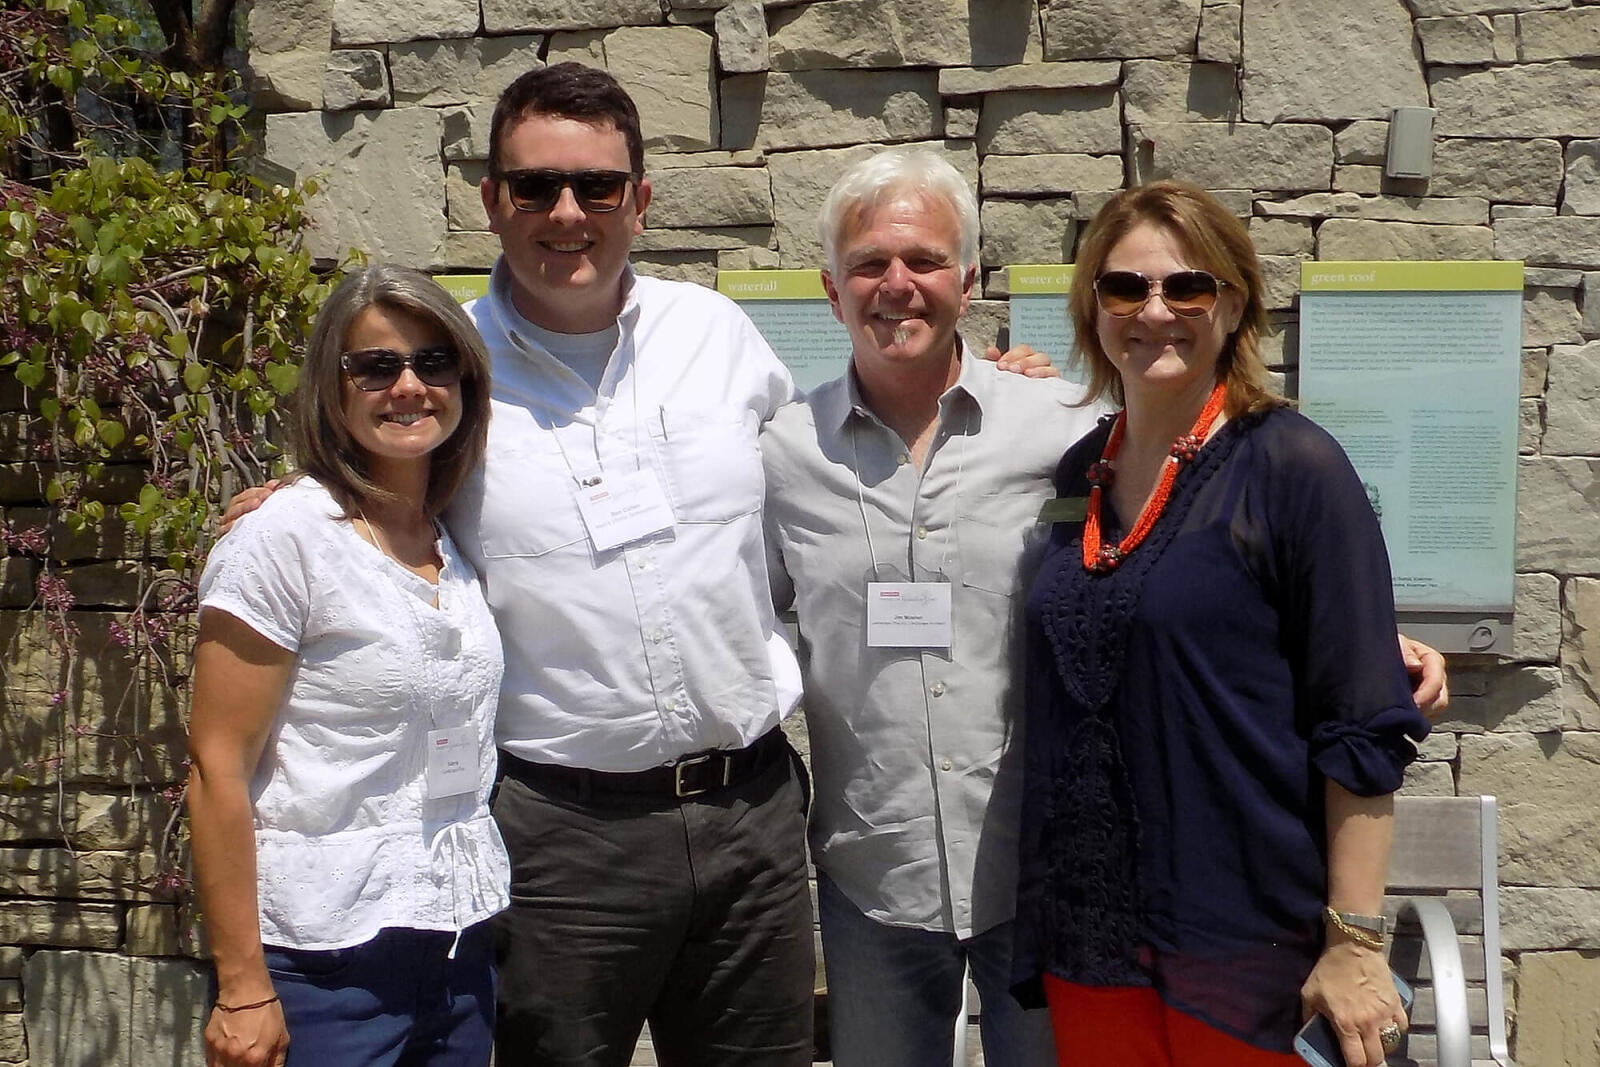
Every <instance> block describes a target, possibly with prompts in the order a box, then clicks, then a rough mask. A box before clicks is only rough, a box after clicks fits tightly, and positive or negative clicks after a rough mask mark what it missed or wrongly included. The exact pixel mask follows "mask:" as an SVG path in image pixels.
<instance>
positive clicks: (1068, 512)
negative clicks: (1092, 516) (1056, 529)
mask: <svg viewBox="0 0 1600 1067" xmlns="http://www.w3.org/2000/svg"><path fill="white" fill-rule="evenodd" d="M1088 514H1089V498H1088V497H1086V496H1058V497H1055V498H1053V499H1051V500H1046V501H1045V502H1044V507H1042V508H1040V509H1039V521H1040V522H1042V523H1045V524H1046V525H1048V524H1051V523H1057V522H1082V521H1083V520H1084V518H1085V517H1087V516H1088Z"/></svg>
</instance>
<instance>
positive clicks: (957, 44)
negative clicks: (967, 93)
mask: <svg viewBox="0 0 1600 1067" xmlns="http://www.w3.org/2000/svg"><path fill="white" fill-rule="evenodd" d="M974 12H976V13H977V15H978V17H977V18H973V17H972V15H973V13H974ZM770 50H771V57H772V69H773V70H825V69H830V68H839V67H880V68H881V67H901V66H916V67H966V66H976V67H998V66H1006V65H1009V64H1013V63H1037V62H1038V61H1039V60H1040V59H1041V58H1042V54H1043V53H1042V46H1041V43H1040V39H1039V20H1038V16H1037V13H1036V11H1035V7H1034V4H1033V0H992V2H989V3H985V4H984V5H982V7H976V6H974V5H971V4H969V3H968V2H967V0H824V2H822V3H814V4H807V5H805V6H803V7H794V8H788V9H785V10H782V11H777V12H774V13H773V16H772V38H771V46H770Z"/></svg>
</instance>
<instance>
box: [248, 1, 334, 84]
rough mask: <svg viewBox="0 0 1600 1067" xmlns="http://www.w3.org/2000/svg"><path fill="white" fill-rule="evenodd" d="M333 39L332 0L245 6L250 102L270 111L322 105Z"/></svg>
mask: <svg viewBox="0 0 1600 1067" xmlns="http://www.w3.org/2000/svg"><path fill="white" fill-rule="evenodd" d="M332 39H333V0H279V2H275V3H270V4H266V3H261V4H252V5H250V6H249V8H248V9H247V14H246V16H245V40H246V42H247V49H246V55H247V69H248V82H249V85H250V93H251V100H252V102H253V103H254V104H255V105H256V106H257V107H262V108H270V109H273V110H279V109H289V110H298V109H309V108H317V107H321V106H322V82H323V77H324V75H325V73H326V69H327V63H328V46H329V43H330V42H331V41H332Z"/></svg>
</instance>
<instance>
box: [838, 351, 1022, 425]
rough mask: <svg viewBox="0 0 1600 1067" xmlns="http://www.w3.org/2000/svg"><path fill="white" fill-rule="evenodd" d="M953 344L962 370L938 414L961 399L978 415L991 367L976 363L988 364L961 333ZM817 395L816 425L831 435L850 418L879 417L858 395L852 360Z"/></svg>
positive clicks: (944, 397) (859, 389) (946, 395)
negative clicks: (973, 407) (969, 346)
mask: <svg viewBox="0 0 1600 1067" xmlns="http://www.w3.org/2000/svg"><path fill="white" fill-rule="evenodd" d="M956 345H957V347H958V348H959V350H960V353H961V370H960V373H959V374H957V376H956V380H955V383H954V384H953V385H951V386H950V388H948V389H946V390H945V391H944V393H943V394H942V395H941V396H940V397H939V412H940V415H941V417H943V416H944V415H945V414H946V413H947V412H948V411H949V409H950V407H951V406H952V405H954V404H958V403H960V402H961V398H962V397H966V398H968V399H970V400H971V401H972V403H973V404H974V405H975V406H976V407H977V409H978V412H979V413H980V414H981V413H982V411H983V401H984V398H985V397H986V396H988V393H989V388H990V378H991V377H992V375H993V374H994V373H995V371H994V368H993V367H988V366H984V367H980V366H979V365H978V364H980V363H987V362H988V361H987V360H984V359H980V358H978V357H975V356H974V355H973V354H972V350H971V349H970V348H968V347H967V342H966V340H965V339H964V338H962V337H961V335H960V334H957V335H956ZM818 393H819V395H818V396H817V398H816V400H815V401H814V402H813V405H812V407H813V410H814V412H815V416H814V417H815V418H816V420H817V422H818V424H819V425H821V426H824V427H826V428H827V429H829V430H831V431H833V432H834V433H841V432H843V430H844V426H845V422H846V421H847V420H848V419H849V418H850V416H852V415H855V416H858V417H860V418H866V419H872V420H874V421H877V419H878V416H877V415H876V414H874V413H873V410H872V408H870V407H869V406H868V405H867V402H866V400H865V399H864V398H863V397H862V396H861V383H860V382H858V381H856V372H855V364H854V362H853V361H852V363H851V366H850V369H849V370H847V371H845V372H844V374H843V375H842V376H841V377H839V378H836V379H835V380H834V381H833V382H832V383H830V384H829V385H826V386H823V387H821V388H820V389H819V390H818Z"/></svg>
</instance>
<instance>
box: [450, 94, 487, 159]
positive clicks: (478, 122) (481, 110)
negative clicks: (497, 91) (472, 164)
mask: <svg viewBox="0 0 1600 1067" xmlns="http://www.w3.org/2000/svg"><path fill="white" fill-rule="evenodd" d="M439 115H440V119H441V121H442V123H443V129H442V131H441V134H440V139H441V141H442V142H443V143H442V151H443V153H444V158H445V159H447V160H452V161H453V160H462V159H488V158H489V123H490V120H491V119H493V118H494V105H493V104H490V103H482V104H469V105H467V106H466V107H454V108H441V109H440V112H439Z"/></svg>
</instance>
